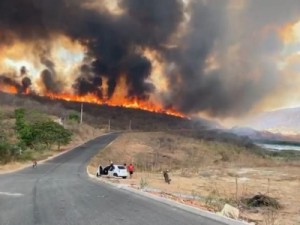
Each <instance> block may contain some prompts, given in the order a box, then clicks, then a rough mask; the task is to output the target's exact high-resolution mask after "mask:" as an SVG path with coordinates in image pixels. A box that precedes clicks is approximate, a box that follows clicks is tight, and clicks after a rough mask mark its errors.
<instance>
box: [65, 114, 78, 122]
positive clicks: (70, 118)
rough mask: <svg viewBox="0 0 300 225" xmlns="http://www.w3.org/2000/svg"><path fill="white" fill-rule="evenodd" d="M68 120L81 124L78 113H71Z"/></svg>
mask: <svg viewBox="0 0 300 225" xmlns="http://www.w3.org/2000/svg"><path fill="white" fill-rule="evenodd" d="M68 120H71V121H76V122H77V123H79V122H80V116H79V115H78V113H76V112H71V113H70V114H69V115H68Z"/></svg>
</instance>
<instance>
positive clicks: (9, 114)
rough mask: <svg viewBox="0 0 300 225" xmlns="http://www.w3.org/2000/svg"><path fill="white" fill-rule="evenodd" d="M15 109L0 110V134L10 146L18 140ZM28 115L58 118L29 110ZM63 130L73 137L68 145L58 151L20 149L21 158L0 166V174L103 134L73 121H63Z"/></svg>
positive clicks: (55, 119)
mask: <svg viewBox="0 0 300 225" xmlns="http://www.w3.org/2000/svg"><path fill="white" fill-rule="evenodd" d="M15 109H16V108H15V107H13V106H3V105H2V106H1V108H0V115H1V118H0V119H1V120H0V123H1V124H0V125H1V132H2V131H3V133H1V134H2V135H4V136H5V137H7V139H8V140H7V141H8V142H9V143H11V144H15V145H17V143H18V141H19V140H18V138H17V134H16V130H15V126H16V125H15V118H14V110H15ZM28 114H29V115H30V117H32V118H30V120H35V119H38V118H39V119H40V118H42V117H45V118H48V119H52V120H54V121H57V120H58V119H59V118H58V117H56V116H53V115H51V114H45V113H40V112H39V111H37V110H35V109H31V111H29V112H28ZM64 126H65V128H67V129H69V130H70V131H71V132H72V134H73V136H72V140H71V142H70V143H69V144H68V145H65V146H62V147H61V148H60V149H57V148H56V147H53V149H50V150H46V149H39V150H37V149H27V150H26V151H23V150H22V149H21V148H20V151H21V152H20V154H21V156H20V157H19V158H18V159H12V160H11V161H10V162H9V163H5V164H0V173H1V172H5V171H12V170H15V169H18V168H22V167H24V166H25V165H28V164H29V163H31V160H32V159H36V160H43V159H46V158H48V157H51V156H53V155H56V154H58V153H60V152H63V151H66V150H68V149H71V148H73V147H74V146H76V145H78V144H82V143H83V142H85V141H87V140H90V139H92V138H95V137H97V136H99V135H101V134H103V133H104V132H105V131H104V130H101V129H97V128H94V127H91V126H89V125H87V124H85V123H83V124H81V125H80V124H78V123H76V122H74V121H65V123H64Z"/></svg>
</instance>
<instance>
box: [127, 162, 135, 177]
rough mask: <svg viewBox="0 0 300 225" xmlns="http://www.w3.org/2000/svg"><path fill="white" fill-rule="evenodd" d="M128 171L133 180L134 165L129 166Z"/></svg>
mask: <svg viewBox="0 0 300 225" xmlns="http://www.w3.org/2000/svg"><path fill="white" fill-rule="evenodd" d="M127 169H128V171H129V175H130V178H132V175H133V172H134V166H133V165H132V163H130V164H129V166H128V168H127Z"/></svg>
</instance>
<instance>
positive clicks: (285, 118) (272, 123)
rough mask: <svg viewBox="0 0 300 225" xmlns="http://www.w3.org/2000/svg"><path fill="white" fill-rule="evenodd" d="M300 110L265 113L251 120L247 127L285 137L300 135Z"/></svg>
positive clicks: (292, 109)
mask: <svg viewBox="0 0 300 225" xmlns="http://www.w3.org/2000/svg"><path fill="white" fill-rule="evenodd" d="M299 124H300V108H299V107H298V108H287V109H281V110H276V111H271V112H265V113H262V114H259V115H257V116H255V117H252V118H251V119H249V120H248V121H247V122H246V123H245V125H246V126H249V127H252V128H254V129H257V130H264V131H270V132H273V133H280V134H284V135H298V134H300V126H299Z"/></svg>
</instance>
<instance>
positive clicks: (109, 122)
mask: <svg viewBox="0 0 300 225" xmlns="http://www.w3.org/2000/svg"><path fill="white" fill-rule="evenodd" d="M108 132H110V119H109V120H108Z"/></svg>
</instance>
